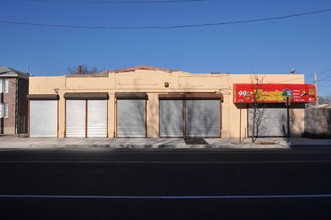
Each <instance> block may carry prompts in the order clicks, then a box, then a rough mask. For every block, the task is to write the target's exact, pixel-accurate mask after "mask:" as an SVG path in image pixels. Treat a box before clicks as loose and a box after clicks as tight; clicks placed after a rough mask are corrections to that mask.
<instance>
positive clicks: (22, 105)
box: [0, 66, 29, 134]
mask: <svg viewBox="0 0 331 220" xmlns="http://www.w3.org/2000/svg"><path fill="white" fill-rule="evenodd" d="M28 89H29V75H28V74H27V73H23V72H21V71H18V70H15V69H12V68H9V67H5V66H3V67H0V96H1V100H0V121H1V122H0V124H1V128H0V133H1V134H17V133H25V132H27V116H28V100H27V97H26V96H27V94H28Z"/></svg>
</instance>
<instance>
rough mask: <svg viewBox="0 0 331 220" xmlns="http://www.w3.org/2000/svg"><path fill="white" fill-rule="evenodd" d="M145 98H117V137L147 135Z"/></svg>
mask: <svg viewBox="0 0 331 220" xmlns="http://www.w3.org/2000/svg"><path fill="white" fill-rule="evenodd" d="M145 102H146V101H145V99H119V100H117V137H146V125H145V121H146V120H145Z"/></svg>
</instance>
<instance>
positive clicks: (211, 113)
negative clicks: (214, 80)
mask: <svg viewBox="0 0 331 220" xmlns="http://www.w3.org/2000/svg"><path fill="white" fill-rule="evenodd" d="M220 108H221V101H220V100H186V119H185V120H186V121H185V122H186V125H185V126H186V131H185V132H186V136H187V137H220V135H221V115H220V114H221V111H220Z"/></svg>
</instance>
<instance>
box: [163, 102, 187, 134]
mask: <svg viewBox="0 0 331 220" xmlns="http://www.w3.org/2000/svg"><path fill="white" fill-rule="evenodd" d="M182 109H183V101H182V100H160V137H183V111H182Z"/></svg>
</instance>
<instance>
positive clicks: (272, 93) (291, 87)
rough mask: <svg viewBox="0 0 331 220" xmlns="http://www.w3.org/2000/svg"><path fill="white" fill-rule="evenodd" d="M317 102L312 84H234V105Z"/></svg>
mask: <svg viewBox="0 0 331 220" xmlns="http://www.w3.org/2000/svg"><path fill="white" fill-rule="evenodd" d="M287 97H288V98H289V100H290V101H291V102H292V103H314V102H316V89H315V86H314V85H311V84H233V103H254V102H255V101H256V102H261V103H282V102H285V101H286V98H287Z"/></svg>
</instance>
